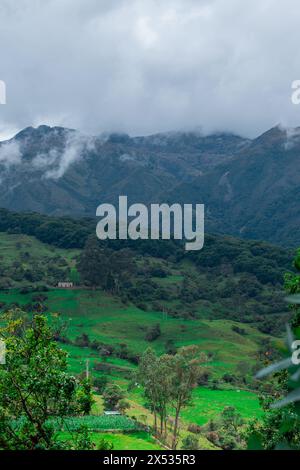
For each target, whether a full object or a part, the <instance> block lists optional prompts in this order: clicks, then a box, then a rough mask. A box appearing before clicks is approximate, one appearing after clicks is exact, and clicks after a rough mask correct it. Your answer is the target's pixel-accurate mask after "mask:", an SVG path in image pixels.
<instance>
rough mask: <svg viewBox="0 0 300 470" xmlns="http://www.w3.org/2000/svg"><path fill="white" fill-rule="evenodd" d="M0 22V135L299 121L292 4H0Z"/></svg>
mask: <svg viewBox="0 0 300 470" xmlns="http://www.w3.org/2000/svg"><path fill="white" fill-rule="evenodd" d="M0 21H1V23H2V24H1V28H0V51H1V69H0V79H2V80H5V82H6V85H7V104H6V105H1V106H0V135H1V134H2V136H4V135H7V134H9V133H13V132H14V131H15V130H16V129H20V128H23V127H26V126H29V125H38V124H42V123H45V124H50V125H63V126H67V127H72V128H77V129H81V130H82V131H84V132H88V133H91V134H100V133H102V132H110V131H125V132H128V133H130V134H134V135H136V134H149V133H153V132H158V131H167V130H171V129H174V130H176V129H194V128H202V129H203V131H204V132H212V131H215V130H227V131H234V132H237V133H241V134H244V135H247V136H250V137H251V136H255V135H257V134H258V133H260V132H262V131H264V130H266V129H267V128H269V127H271V126H273V125H274V124H277V123H279V122H281V123H282V124H283V125H285V126H294V125H297V124H299V122H300V106H296V105H293V104H292V102H291V99H290V97H291V83H292V81H293V80H296V79H300V56H299V54H298V50H297V44H298V43H299V39H300V29H299V23H300V9H299V4H298V1H297V0H285V1H283V0H252V1H251V2H244V1H241V0H210V1H208V0H207V1H204V0H164V1H161V0H113V1H112V0H22V2H20V1H19V0H0ZM70 158H71V159H72V156H70Z"/></svg>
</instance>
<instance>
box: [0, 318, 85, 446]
mask: <svg viewBox="0 0 300 470" xmlns="http://www.w3.org/2000/svg"><path fill="white" fill-rule="evenodd" d="M0 339H2V340H4V341H5V343H6V351H7V352H6V361H5V364H2V365H0V449H7V450H13V449H18V450H26V449H55V448H71V449H72V448H76V447H77V445H79V442H81V443H83V442H85V443H86V445H87V447H88V448H90V446H91V443H89V444H87V439H86V435H85V433H84V432H83V433H82V434H83V438H82V439H80V436H77V438H76V441H75V440H74V441H72V442H71V441H70V442H62V441H61V440H59V439H58V435H57V432H55V430H54V428H53V427H52V426H51V425H50V424H49V421H50V418H54V417H56V418H57V419H63V418H64V417H65V416H70V415H75V414H84V413H87V412H88V411H89V409H90V406H91V404H92V401H91V394H90V388H89V387H88V385H87V384H84V386H82V385H81V384H80V382H78V380H76V379H75V377H73V376H71V375H69V374H68V372H67V354H66V353H65V352H64V351H63V350H61V349H60V348H59V346H58V345H57V343H56V342H55V341H54V340H53V331H52V330H51V328H50V327H49V325H48V323H47V319H46V318H45V317H44V316H42V315H35V316H34V317H33V319H32V320H31V321H28V320H25V316H24V314H23V315H22V312H18V314H17V315H16V314H15V313H13V312H11V314H10V315H9V318H8V321H7V325H6V326H5V327H2V328H0Z"/></svg>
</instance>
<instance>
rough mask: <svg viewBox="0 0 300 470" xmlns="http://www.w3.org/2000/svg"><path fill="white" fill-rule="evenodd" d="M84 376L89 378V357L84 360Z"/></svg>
mask: <svg viewBox="0 0 300 470" xmlns="http://www.w3.org/2000/svg"><path fill="white" fill-rule="evenodd" d="M85 377H86V380H89V378H90V360H89V359H87V360H86V362H85Z"/></svg>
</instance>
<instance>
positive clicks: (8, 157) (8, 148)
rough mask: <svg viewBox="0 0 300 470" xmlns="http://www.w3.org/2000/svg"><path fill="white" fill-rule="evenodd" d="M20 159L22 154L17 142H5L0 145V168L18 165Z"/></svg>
mask: <svg viewBox="0 0 300 470" xmlns="http://www.w3.org/2000/svg"><path fill="white" fill-rule="evenodd" d="M21 159H22V154H21V152H20V148H19V144H18V143H17V142H15V141H12V142H7V143H3V144H2V145H1V146H0V169H1V167H5V168H6V169H8V168H10V167H12V166H14V165H19V164H20V163H21Z"/></svg>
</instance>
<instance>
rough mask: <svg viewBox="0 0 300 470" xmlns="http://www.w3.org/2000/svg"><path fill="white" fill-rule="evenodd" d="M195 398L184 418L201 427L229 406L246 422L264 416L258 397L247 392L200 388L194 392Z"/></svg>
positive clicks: (185, 411)
mask: <svg viewBox="0 0 300 470" xmlns="http://www.w3.org/2000/svg"><path fill="white" fill-rule="evenodd" d="M193 398H194V400H193V404H192V405H191V406H189V407H188V408H186V409H185V410H184V411H183V413H182V418H183V419H184V420H185V421H187V422H190V423H195V424H198V425H200V426H201V425H203V424H205V423H207V422H208V421H209V420H210V419H212V418H215V417H216V416H217V415H218V414H220V413H221V412H222V411H223V410H224V408H225V407H227V406H234V407H235V408H236V410H237V411H238V413H240V414H241V416H242V417H243V418H245V419H246V420H249V419H252V418H260V417H261V416H262V409H261V407H260V404H259V400H258V397H257V395H256V394H255V393H252V392H248V391H245V390H210V389H208V388H204V387H199V388H197V389H196V390H195V391H194V397H193Z"/></svg>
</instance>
